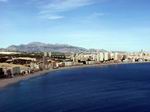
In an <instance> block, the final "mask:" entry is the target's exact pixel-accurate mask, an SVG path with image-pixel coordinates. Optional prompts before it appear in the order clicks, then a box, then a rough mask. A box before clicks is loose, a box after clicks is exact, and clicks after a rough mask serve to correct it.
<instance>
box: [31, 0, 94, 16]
mask: <svg viewBox="0 0 150 112" xmlns="http://www.w3.org/2000/svg"><path fill="white" fill-rule="evenodd" d="M34 1H38V0H34ZM95 1H96V0H48V1H43V2H41V1H39V2H38V4H40V5H39V6H38V8H39V10H40V12H39V15H40V17H41V16H44V17H48V18H47V19H62V18H63V16H59V15H60V14H61V13H62V12H68V11H71V10H75V9H77V8H80V7H84V6H88V5H91V4H94V3H95ZM47 15H49V16H47Z"/></svg>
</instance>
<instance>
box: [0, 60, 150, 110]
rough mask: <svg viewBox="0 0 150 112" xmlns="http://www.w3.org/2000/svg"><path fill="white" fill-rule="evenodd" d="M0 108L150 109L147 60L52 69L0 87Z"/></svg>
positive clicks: (149, 76)
mask: <svg viewBox="0 0 150 112" xmlns="http://www.w3.org/2000/svg"><path fill="white" fill-rule="evenodd" d="M0 112H150V64H149V63H147V64H124V65H109V66H104V67H86V68H74V69H66V70H60V71H53V72H50V73H48V74H46V75H43V76H39V77H36V78H32V79H29V80H25V81H20V82H19V83H16V84H13V85H11V86H8V87H6V88H4V89H1V90H0Z"/></svg>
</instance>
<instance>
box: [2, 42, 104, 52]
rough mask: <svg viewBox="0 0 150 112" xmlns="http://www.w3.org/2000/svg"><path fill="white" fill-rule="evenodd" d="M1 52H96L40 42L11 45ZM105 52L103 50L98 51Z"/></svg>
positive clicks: (94, 50) (95, 50)
mask: <svg viewBox="0 0 150 112" xmlns="http://www.w3.org/2000/svg"><path fill="white" fill-rule="evenodd" d="M0 50H1V51H4V50H5V51H19V52H64V53H65V52H75V53H77V52H97V49H86V48H82V47H77V46H72V45H66V44H47V43H41V42H32V43H29V44H21V45H11V46H9V47H7V48H5V49H0ZM100 51H105V50H103V49H102V50H100Z"/></svg>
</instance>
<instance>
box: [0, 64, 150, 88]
mask: <svg viewBox="0 0 150 112" xmlns="http://www.w3.org/2000/svg"><path fill="white" fill-rule="evenodd" d="M144 63H150V62H134V63H133V62H132V63H101V64H92V65H76V66H70V67H62V68H58V69H49V70H43V71H39V72H35V73H32V74H29V75H25V76H16V77H14V78H8V79H0V89H2V88H5V87H7V86H9V85H12V84H15V83H18V82H20V81H23V80H28V79H31V78H34V77H38V76H43V75H46V74H47V73H49V72H53V71H60V70H66V69H74V68H87V67H104V66H110V65H122V64H144Z"/></svg>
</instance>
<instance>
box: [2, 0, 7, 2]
mask: <svg viewBox="0 0 150 112" xmlns="http://www.w3.org/2000/svg"><path fill="white" fill-rule="evenodd" d="M7 1H8V0H0V2H7Z"/></svg>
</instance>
